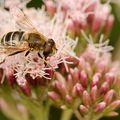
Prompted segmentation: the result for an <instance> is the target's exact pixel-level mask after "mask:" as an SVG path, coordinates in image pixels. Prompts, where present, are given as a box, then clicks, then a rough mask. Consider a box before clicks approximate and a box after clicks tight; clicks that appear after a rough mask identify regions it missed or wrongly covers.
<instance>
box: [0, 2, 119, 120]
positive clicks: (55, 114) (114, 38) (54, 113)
mask: <svg viewBox="0 0 120 120" xmlns="http://www.w3.org/2000/svg"><path fill="white" fill-rule="evenodd" d="M1 1H2V0H0V2H1ZM42 4H43V2H42V0H31V1H30V2H29V3H28V4H27V7H35V8H36V9H37V8H40V7H41V5H42ZM111 6H112V13H113V14H114V16H115V22H114V25H113V29H112V31H111V33H110V36H109V39H110V44H111V45H112V46H115V49H114V51H113V59H118V60H120V0H113V1H112V0H111ZM1 24H2V23H1ZM118 111H119V113H120V109H119V110H118ZM60 114H61V111H60V110H58V109H56V108H54V107H52V108H51V111H50V116H49V120H59V119H58V118H60ZM0 120H10V119H8V118H6V117H5V116H4V115H3V113H2V112H0ZM72 120H76V118H75V117H74V116H73V118H72ZM101 120H120V115H119V116H117V117H113V118H102V119H101Z"/></svg>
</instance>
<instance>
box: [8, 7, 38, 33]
mask: <svg viewBox="0 0 120 120" xmlns="http://www.w3.org/2000/svg"><path fill="white" fill-rule="evenodd" d="M10 12H11V14H12V15H13V17H14V19H15V22H16V24H17V25H18V26H19V28H20V29H25V30H28V31H34V32H38V30H37V29H36V28H35V27H34V25H33V23H32V22H31V20H30V19H29V18H28V17H27V15H26V14H25V13H24V12H23V11H22V10H21V9H19V8H16V7H14V8H11V9H10Z"/></svg>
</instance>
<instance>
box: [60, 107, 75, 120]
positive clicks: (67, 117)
mask: <svg viewBox="0 0 120 120" xmlns="http://www.w3.org/2000/svg"><path fill="white" fill-rule="evenodd" d="M72 113H73V112H72V110H71V109H67V110H64V111H63V112H62V116H61V120H70V118H71V116H72Z"/></svg>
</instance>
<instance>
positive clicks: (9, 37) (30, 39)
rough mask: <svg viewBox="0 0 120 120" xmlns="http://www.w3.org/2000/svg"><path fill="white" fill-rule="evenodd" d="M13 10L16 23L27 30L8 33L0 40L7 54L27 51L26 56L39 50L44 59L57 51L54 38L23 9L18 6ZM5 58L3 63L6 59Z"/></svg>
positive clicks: (2, 49)
mask: <svg viewBox="0 0 120 120" xmlns="http://www.w3.org/2000/svg"><path fill="white" fill-rule="evenodd" d="M13 12H15V14H13V15H14V16H15V17H16V18H17V20H16V23H17V24H18V25H19V26H20V28H23V29H24V28H25V29H26V28H27V30H26V31H24V30H19V31H11V32H8V33H6V34H5V35H4V36H3V37H2V39H1V40H0V51H3V53H4V54H7V56H12V55H15V54H18V53H21V52H24V51H26V53H25V56H27V55H28V54H29V53H30V52H31V51H37V53H38V56H39V57H40V58H43V59H44V61H45V60H46V58H47V57H48V56H50V55H51V54H54V53H55V51H56V45H55V42H54V40H53V39H49V38H47V37H45V36H44V35H43V34H41V33H40V32H39V31H38V30H37V29H36V28H35V27H34V25H33V24H32V22H31V21H30V19H29V18H28V17H27V15H26V14H24V12H23V11H22V10H20V9H18V8H17V9H13ZM7 56H6V57H7ZM6 57H5V58H6ZM5 58H4V59H3V61H2V63H3V62H4V61H5Z"/></svg>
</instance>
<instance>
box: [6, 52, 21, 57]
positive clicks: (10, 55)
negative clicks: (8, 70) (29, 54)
mask: <svg viewBox="0 0 120 120" xmlns="http://www.w3.org/2000/svg"><path fill="white" fill-rule="evenodd" d="M21 52H23V51H17V52H14V53H11V54H9V55H8V56H12V55H16V54H18V53H21Z"/></svg>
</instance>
